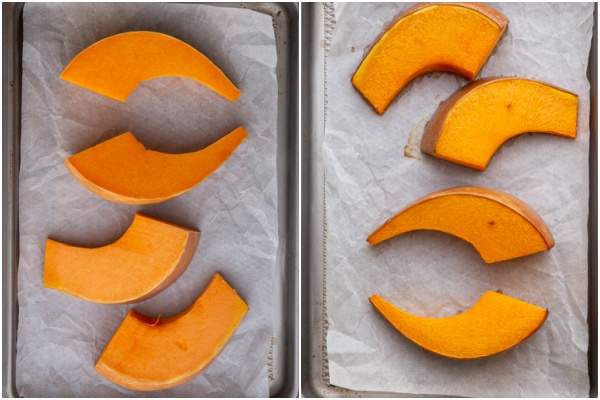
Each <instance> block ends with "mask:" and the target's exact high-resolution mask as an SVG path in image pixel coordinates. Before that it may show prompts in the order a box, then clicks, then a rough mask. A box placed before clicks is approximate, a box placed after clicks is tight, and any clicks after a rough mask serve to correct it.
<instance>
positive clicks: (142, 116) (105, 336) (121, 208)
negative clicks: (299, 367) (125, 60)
mask: <svg viewBox="0 0 600 400" xmlns="http://www.w3.org/2000/svg"><path fill="white" fill-rule="evenodd" d="M23 20H24V46H23V104H22V136H21V165H20V180H19V183H20V191H19V196H20V203H19V210H20V212H19V224H20V225H19V226H20V260H19V271H18V301H19V327H18V340H17V361H16V385H17V390H18V393H19V395H21V396H23V397H114V396H116V397H122V396H126V397H129V396H145V397H147V396H152V397H158V396H160V397H167V396H176V397H192V396H193V397H212V396H224V397H244V396H248V397H266V396H268V395H269V379H268V372H267V358H268V353H269V344H270V339H271V334H272V326H273V325H272V315H271V314H272V312H271V305H272V293H273V290H272V288H273V284H274V282H273V269H274V267H275V256H276V253H277V248H278V223H277V182H276V176H277V171H276V160H275V154H276V114H277V81H276V76H275V65H276V61H277V60H276V49H275V38H274V31H273V25H272V19H271V17H269V16H267V15H263V14H260V13H257V12H253V11H250V10H244V9H230V8H221V7H210V6H203V5H194V4H159V3H155V4H143V3H120V4H117V3H103V4H96V3H83V4H74V3H71V4H66V3H62V4H61V3H53V4H27V5H26V6H25V8H24V17H23ZM133 30H151V31H157V32H161V33H165V34H168V35H171V36H174V37H176V38H178V39H180V40H183V41H185V42H187V43H188V44H190V45H191V46H193V47H194V48H196V49H197V50H199V51H200V52H202V53H203V54H205V55H206V56H207V57H208V58H209V59H210V60H212V61H213V62H214V63H215V64H216V65H217V66H218V67H219V68H221V69H222V70H223V71H224V72H225V74H226V75H227V76H228V77H229V78H230V79H231V81H232V82H233V83H234V84H235V85H236V86H237V87H238V88H239V89H240V90H241V91H242V92H243V94H242V95H241V97H240V98H239V99H238V100H237V102H235V103H231V102H229V101H228V100H226V99H224V98H222V97H221V96H219V95H217V94H216V93H214V92H212V91H210V90H209V89H207V88H205V87H203V86H201V85H199V84H197V83H196V82H194V81H191V80H187V79H183V78H173V77H163V78H157V79H153V80H150V81H147V82H144V83H142V84H141V85H140V87H139V88H138V89H136V90H135V91H134V92H132V94H131V95H130V97H129V98H128V99H127V101H126V102H125V103H119V102H117V101H114V100H111V99H108V98H105V97H103V96H101V95H98V94H95V93H92V92H90V91H87V90H86V89H83V88H80V87H78V86H75V85H72V84H69V83H67V82H65V81H62V80H61V79H60V78H59V75H60V73H61V71H62V70H63V69H64V67H65V66H66V65H67V64H68V62H69V61H70V60H71V59H72V58H73V57H75V56H76V55H77V54H78V53H79V52H80V51H81V50H83V49H84V48H86V47H87V46H89V45H91V44H93V43H95V42H96V41H98V40H101V39H104V38H106V37H108V36H111V35H114V34H117V33H121V32H126V31H133ZM140 61H141V62H142V61H143V60H140ZM240 125H243V126H244V127H245V128H246V130H247V131H248V132H249V137H248V139H246V141H244V142H243V143H242V144H241V146H240V147H239V148H238V149H237V150H236V152H235V153H234V154H233V155H232V157H231V158H230V159H229V160H228V161H226V163H225V164H223V165H222V166H221V167H220V168H219V169H218V170H217V171H216V172H215V173H214V174H213V175H211V176H210V177H209V178H208V179H206V180H205V181H204V182H202V183H201V184H200V185H199V186H197V187H196V188H194V189H193V190H191V191H190V192H188V193H186V194H183V195H181V196H180V197H177V198H175V199H173V200H171V201H168V202H166V203H162V204H157V205H152V206H128V205H122V204H116V203H112V202H109V201H107V200H104V199H102V198H100V197H98V196H95V195H94V194H92V193H91V192H89V191H88V190H87V189H85V188H84V187H83V186H82V185H80V184H79V183H78V182H77V180H75V178H74V177H73V176H72V175H71V174H70V173H69V172H68V171H67V169H66V167H65V166H64V164H63V162H64V160H65V158H67V157H69V156H71V155H72V154H75V153H77V152H79V151H82V150H84V149H87V148H88V147H90V146H92V145H95V144H97V143H100V142H102V141H104V140H106V139H109V138H111V137H114V136H116V135H118V134H121V133H123V132H126V131H131V132H133V134H134V135H135V136H136V137H137V138H138V140H140V141H141V142H142V143H143V144H144V145H145V146H146V147H147V148H150V149H153V150H157V151H162V152H167V153H184V152H189V151H195V150H199V149H202V148H204V147H205V146H207V145H209V144H211V143H212V142H214V141H215V140H217V139H218V138H220V137H222V136H224V135H226V134H227V133H228V132H230V131H231V130H233V129H235V128H236V127H238V126H240ZM136 211H139V212H143V213H146V214H148V215H151V216H154V217H158V218H162V219H165V220H167V221H170V222H173V223H178V224H181V225H185V226H189V227H193V228H196V229H198V230H200V231H201V238H200V243H199V245H198V249H197V251H196V253H195V256H194V258H193V260H192V262H191V263H190V265H189V267H188V268H187V270H186V272H185V273H184V274H183V275H182V276H181V277H180V278H179V279H178V280H177V281H176V282H175V283H173V284H172V286H170V287H169V288H168V289H167V290H165V291H164V292H162V293H160V294H159V295H157V296H155V297H153V298H151V299H149V300H147V301H145V302H143V303H139V304H134V305H98V304H93V303H90V302H86V301H83V300H78V299H76V298H73V297H70V296H68V295H66V294H63V293H61V292H58V291H55V290H50V289H46V288H44V286H43V266H44V251H45V240H46V238H47V237H51V238H53V239H55V240H59V241H63V242H66V243H71V244H74V245H79V246H89V247H96V246H102V245H105V244H108V243H111V242H113V241H115V240H117V239H118V238H119V237H120V236H121V235H122V234H123V233H124V232H125V231H126V229H127V228H128V227H129V225H130V224H131V221H132V219H133V215H134V213H135V212H136ZM215 272H219V273H221V274H222V275H223V277H224V278H225V279H226V280H227V282H229V284H230V285H231V286H232V287H233V288H235V289H236V290H237V292H238V293H239V294H240V296H241V297H242V298H243V299H244V300H245V301H246V303H247V304H248V305H249V307H250V311H249V312H248V314H247V316H246V318H245V319H244V321H243V322H242V324H241V326H240V327H239V329H238V330H237V331H236V333H235V335H234V336H233V338H232V339H231V341H230V342H229V344H228V345H227V347H226V348H225V350H224V351H223V352H222V353H221V355H220V356H219V357H218V358H217V359H216V360H215V361H214V362H213V363H212V364H211V365H210V366H209V368H208V369H207V370H206V371H205V372H204V373H203V374H201V375H200V376H198V377H196V378H195V379H193V380H192V381H190V382H188V383H186V384H184V385H182V386H179V387H176V388H173V389H169V390H165V391H158V392H135V391H131V390H126V389H123V388H120V387H119V386H117V385H114V384H113V383H112V382H109V381H108V380H106V379H105V378H103V377H102V376H100V375H99V374H98V373H96V372H95V370H94V369H93V366H94V363H95V361H96V360H97V358H98V357H99V356H100V353H101V352H102V350H103V349H104V347H105V346H106V344H107V343H108V341H109V340H110V338H111V337H112V334H113V333H114V331H115V330H116V329H117V327H118V326H119V325H120V323H121V321H122V320H123V318H124V317H125V315H126V314H127V311H128V310H129V309H130V308H132V307H133V308H135V309H136V310H138V311H139V312H141V313H143V314H146V315H150V316H157V315H159V314H161V315H162V316H168V315H172V314H175V313H177V312H179V311H181V310H183V309H185V308H187V307H188V306H189V305H190V304H192V303H193V301H194V300H195V299H196V298H197V297H198V295H199V294H200V293H201V291H202V289H203V288H204V287H205V285H206V284H207V283H208V281H209V280H210V278H211V277H212V276H213V274H214V273H215Z"/></svg>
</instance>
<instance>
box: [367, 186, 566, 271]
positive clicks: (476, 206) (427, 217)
mask: <svg viewBox="0 0 600 400" xmlns="http://www.w3.org/2000/svg"><path fill="white" fill-rule="evenodd" d="M421 229H427V230H436V231H441V232H446V233H450V234H452V235H454V236H457V237H459V238H461V239H463V240H466V241H467V242H469V243H471V244H472V245H473V247H475V249H476V250H477V251H478V252H479V254H480V255H481V257H482V258H483V260H484V261H485V262H486V263H493V262H498V261H504V260H509V259H511V258H516V257H521V256H525V255H528V254H533V253H537V252H539V251H542V250H550V249H551V248H552V247H553V246H554V238H553V237H552V234H551V233H550V230H549V229H548V227H547V226H546V224H545V223H544V221H543V220H542V218H541V217H540V216H539V215H538V214H537V213H536V212H535V211H534V210H533V209H532V208H531V207H529V206H528V205H527V204H525V203H524V202H523V201H521V200H519V199H518V198H516V197H514V196H512V195H510V194H508V193H504V192H500V191H498V190H493V189H488V188H482V187H474V186H459V187H455V188H450V189H445V190H440V191H438V192H435V193H432V194H430V195H428V196H425V197H423V198H421V199H419V200H417V201H415V202H414V203H412V204H410V205H409V206H407V207H406V208H405V209H403V210H402V211H400V212H399V213H398V214H397V215H395V216H394V217H392V218H390V219H389V220H388V221H386V222H385V223H384V224H383V225H382V226H381V227H379V228H378V229H377V230H376V231H375V232H373V233H372V234H371V236H369V238H368V239H367V241H368V242H369V244H371V245H372V246H373V245H375V244H377V243H380V242H382V241H384V240H387V239H389V238H391V237H394V236H396V235H400V234H403V233H406V232H410V231H416V230H421Z"/></svg>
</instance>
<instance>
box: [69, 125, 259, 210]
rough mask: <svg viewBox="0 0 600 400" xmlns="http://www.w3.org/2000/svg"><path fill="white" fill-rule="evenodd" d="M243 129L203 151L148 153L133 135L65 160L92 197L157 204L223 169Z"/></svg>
mask: <svg viewBox="0 0 600 400" xmlns="http://www.w3.org/2000/svg"><path fill="white" fill-rule="evenodd" d="M247 136H248V132H246V130H245V129H244V128H243V127H239V128H237V129H235V130H233V131H232V132H230V133H229V134H227V135H226V136H224V137H223V138H221V139H219V140H217V141H216V142H214V143H213V144H211V145H210V146H208V147H206V148H205V149H203V150H199V151H196V152H192V153H185V154H165V153H160V152H157V151H152V150H147V149H146V148H145V147H144V145H143V144H141V143H140V142H138V141H137V140H136V138H135V137H134V136H133V134H131V132H126V133H123V134H121V135H119V136H117V137H114V138H112V139H110V140H107V141H105V142H102V143H100V144H98V145H96V146H94V147H91V148H89V149H87V150H84V151H82V152H81V153H77V154H75V155H73V156H71V157H69V158H67V159H66V160H65V165H66V166H67V168H68V169H69V171H70V172H71V173H72V174H73V175H74V176H75V178H77V180H79V182H80V183H81V184H82V185H83V186H85V187H86V188H88V189H89V190H90V191H91V192H93V193H95V194H97V195H98V196H100V197H102V198H105V199H107V200H111V201H115V202H118V203H124V204H153V203H160V202H163V201H167V200H169V199H172V198H174V197H176V196H179V195H180V194H182V193H185V192H187V191H189V190H191V189H192V188H193V187H194V186H196V185H198V184H199V183H200V182H202V181H203V180H204V179H205V178H207V177H208V176H209V175H210V174H212V173H213V172H214V171H216V170H217V168H219V166H221V164H223V163H224V162H225V161H226V160H227V159H228V158H229V156H231V154H232V153H233V152H234V151H235V149H236V148H237V147H238V146H239V145H240V144H241V143H242V142H243V141H244V140H245V139H246V137H247Z"/></svg>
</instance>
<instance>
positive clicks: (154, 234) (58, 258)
mask: <svg viewBox="0 0 600 400" xmlns="http://www.w3.org/2000/svg"><path fill="white" fill-rule="evenodd" d="M199 240H200V232H198V231H195V230H192V229H188V228H184V227H182V226H178V225H175V224H171V223H168V222H164V221H161V220H158V219H156V218H152V217H148V216H146V215H143V214H137V213H136V214H135V216H134V217H133V222H132V224H131V226H130V227H129V228H128V229H127V231H126V232H125V234H124V235H123V236H121V238H120V239H119V240H117V241H116V242H115V243H113V244H109V245H107V246H103V247H98V248H83V247H77V246H72V245H69V244H64V243H60V242H57V241H55V240H52V239H46V259H45V262H44V286H46V287H48V288H51V289H56V290H60V291H62V292H64V293H67V294H70V295H72V296H75V297H78V298H80V299H84V300H89V301H93V302H96V303H105V304H116V303H133V302H137V301H142V300H145V299H148V298H150V297H152V296H154V295H155V294H157V293H160V292H161V291H163V290H164V289H166V288H167V287H168V286H169V285H170V284H171V283H173V282H174V281H175V280H176V279H177V278H179V276H180V275H181V274H182V273H183V272H184V271H185V269H186V268H187V266H188V265H189V263H190V261H191V260H192V257H193V256H194V253H195V251H196V247H197V246H198V241H199Z"/></svg>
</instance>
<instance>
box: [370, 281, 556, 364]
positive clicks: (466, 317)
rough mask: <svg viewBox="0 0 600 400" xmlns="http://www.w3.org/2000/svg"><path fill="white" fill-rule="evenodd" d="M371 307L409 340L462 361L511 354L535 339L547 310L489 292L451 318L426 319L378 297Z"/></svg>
mask: <svg viewBox="0 0 600 400" xmlns="http://www.w3.org/2000/svg"><path fill="white" fill-rule="evenodd" d="M369 300H370V301H371V304H373V306H375V308H376V309H377V311H379V312H380V313H381V315H383V317H384V318H385V319H386V320H388V322H390V323H391V324H392V325H393V326H394V328H396V329H397V330H398V331H400V333H402V334H403V335H404V336H406V337H407V338H408V339H410V340H411V341H413V342H414V343H416V344H417V345H419V346H421V347H423V348H424V349H426V350H429V351H431V352H434V353H436V354H439V355H442V356H446V357H451V358H459V359H472V358H482V357H488V356H491V355H494V354H498V353H500V352H503V351H505V350H508V349H510V348H512V347H514V346H516V345H517V344H519V343H521V342H523V341H524V340H525V339H527V338H528V337H530V336H531V335H533V334H534V333H535V332H536V331H537V330H538V329H539V328H540V327H541V326H542V325H543V324H544V322H545V321H546V318H547V317H548V314H549V313H548V310H544V309H543V308H540V307H538V306H535V305H532V304H529V303H526V302H524V301H521V300H518V299H515V298H513V297H510V296H506V295H504V294H501V293H497V292H492V291H488V292H486V293H485V294H484V295H483V296H482V297H481V298H480V299H479V300H478V301H477V302H476V303H475V304H474V305H473V307H471V308H470V309H469V310H467V311H465V312H464V313H461V314H459V315H455V316H453V317H448V318H424V317H419V316H416V315H413V314H409V313H407V312H406V311H403V310H401V309H399V308H398V307H395V306H394V305H392V304H390V303H388V302H387V301H385V300H384V299H382V298H381V297H379V296H378V295H374V296H372V297H371V298H370V299H369Z"/></svg>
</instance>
